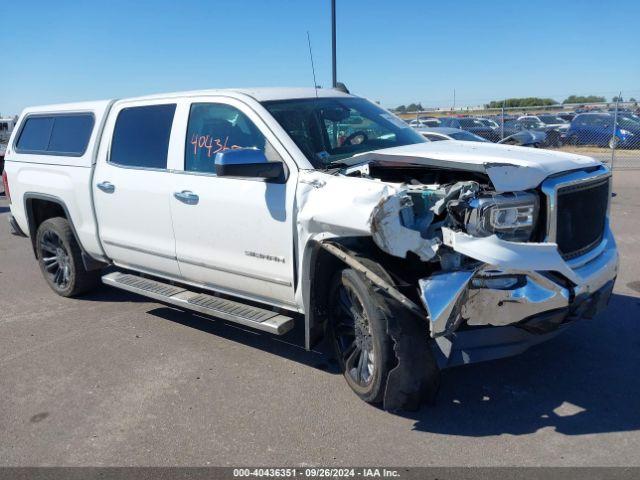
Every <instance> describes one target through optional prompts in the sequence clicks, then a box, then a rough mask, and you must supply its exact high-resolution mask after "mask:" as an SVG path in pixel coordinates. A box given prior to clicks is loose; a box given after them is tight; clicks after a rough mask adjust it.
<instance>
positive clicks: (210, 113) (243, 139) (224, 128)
mask: <svg viewBox="0 0 640 480" xmlns="http://www.w3.org/2000/svg"><path fill="white" fill-rule="evenodd" d="M235 148H257V149H260V150H262V151H263V152H264V154H265V156H266V157H267V160H269V161H276V160H280V157H279V156H278V153H277V152H276V151H275V150H274V149H273V147H272V146H271V144H269V142H267V140H266V138H265V137H264V135H263V134H262V133H261V132H260V130H258V127H256V126H255V125H254V123H253V122H252V121H251V120H249V118H248V117H247V116H246V115H245V114H244V113H242V112H241V111H240V110H238V109H237V108H235V107H232V106H230V105H224V104H218V103H194V104H193V105H191V112H190V113H189V125H188V126H187V139H186V145H185V161H184V169H185V170H186V171H187V172H203V173H215V171H216V169H215V163H214V160H215V156H216V153H218V152H221V151H223V150H228V149H235Z"/></svg>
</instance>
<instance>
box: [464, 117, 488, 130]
mask: <svg viewBox="0 0 640 480" xmlns="http://www.w3.org/2000/svg"><path fill="white" fill-rule="evenodd" d="M458 121H459V122H460V126H461V127H462V128H471V127H486V125H485V124H484V123H482V122H481V121H480V120H476V119H475V118H460V119H459V120H458Z"/></svg>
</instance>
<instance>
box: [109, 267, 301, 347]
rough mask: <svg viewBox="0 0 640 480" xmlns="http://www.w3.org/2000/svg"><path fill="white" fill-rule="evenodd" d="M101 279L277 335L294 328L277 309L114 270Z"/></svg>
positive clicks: (150, 296)
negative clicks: (265, 307) (256, 305)
mask: <svg viewBox="0 0 640 480" xmlns="http://www.w3.org/2000/svg"><path fill="white" fill-rule="evenodd" d="M102 282H103V283H104V284H106V285H110V286H112V287H116V288H120V289H122V290H126V291H128V292H133V293H137V294H140V295H143V296H145V297H149V298H153V299H154V300H158V301H160V302H163V303H169V304H171V305H175V306H176V307H179V308H181V309H184V310H192V311H195V312H198V313H204V314H206V315H211V316H213V317H218V318H221V319H223V320H227V321H229V322H233V323H238V324H240V325H244V326H246V327H251V328H255V329H257V330H262V331H265V332H269V333H273V334H276V335H284V334H285V333H287V332H288V331H289V330H291V329H292V328H293V318H291V317H287V316H285V315H282V314H280V313H278V312H274V311H271V310H267V309H264V308H259V307H254V306H253V305H247V304H245V303H240V302H235V301H232V300H227V299H226V298H221V297H216V296H213V295H208V294H206V293H197V292H192V291H190V290H187V289H186V288H183V287H178V286H175V285H171V284H169V283H163V282H159V281H157V280H150V279H148V278H143V277H140V276H138V275H132V274H129V273H122V272H113V273H109V274H107V275H104V276H103V277H102Z"/></svg>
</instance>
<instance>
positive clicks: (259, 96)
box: [122, 87, 352, 102]
mask: <svg viewBox="0 0 640 480" xmlns="http://www.w3.org/2000/svg"><path fill="white" fill-rule="evenodd" d="M225 93H240V94H244V95H248V96H250V97H253V98H255V99H256V100H257V101H259V102H267V101H270V100H293V99H298V98H315V97H321V98H328V97H351V96H352V95H349V94H347V93H343V92H341V91H339V90H334V89H333V88H318V89H315V88H308V87H260V88H220V89H210V90H190V91H185V92H171V93H161V94H156V95H147V96H144V97H137V98H127V99H126V100H137V99H143V98H144V99H151V98H163V97H180V96H189V97H194V96H201V95H202V96H206V95H220V94H225ZM122 100H125V99H122Z"/></svg>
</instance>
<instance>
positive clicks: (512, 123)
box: [502, 120, 548, 147]
mask: <svg viewBox="0 0 640 480" xmlns="http://www.w3.org/2000/svg"><path fill="white" fill-rule="evenodd" d="M527 127H533V128H531V129H529V128H527ZM502 132H503V135H504V140H506V139H507V138H509V137H514V135H517V134H520V133H522V135H519V136H516V137H514V139H513V142H518V141H522V142H524V144H527V146H533V145H532V144H533V143H535V144H536V145H535V146H537V147H544V146H548V139H547V132H546V128H545V127H544V125H543V124H542V122H538V121H535V122H531V121H520V120H507V121H505V122H504V126H503V127H502ZM518 139H520V140H518ZM503 143H507V142H503ZM514 145H519V143H514Z"/></svg>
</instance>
